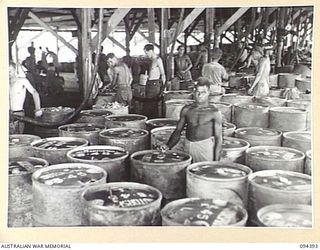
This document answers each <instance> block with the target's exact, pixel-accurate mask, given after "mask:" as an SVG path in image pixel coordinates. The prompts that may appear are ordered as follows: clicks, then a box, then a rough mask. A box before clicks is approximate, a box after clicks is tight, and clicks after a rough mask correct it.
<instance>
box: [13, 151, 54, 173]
mask: <svg viewBox="0 0 320 250" xmlns="http://www.w3.org/2000/svg"><path fill="white" fill-rule="evenodd" d="M18 159H29V160H34V161H37V162H41V163H44V165H43V166H41V168H44V167H48V166H49V162H48V161H47V160H45V159H43V158H39V157H33V156H19V157H12V158H9V165H10V162H11V161H14V160H18ZM38 169H40V168H34V166H33V169H29V170H28V171H27V172H21V173H17V174H9V175H8V176H9V177H11V176H21V175H28V174H30V173H34V172H35V171H37V170H38Z"/></svg>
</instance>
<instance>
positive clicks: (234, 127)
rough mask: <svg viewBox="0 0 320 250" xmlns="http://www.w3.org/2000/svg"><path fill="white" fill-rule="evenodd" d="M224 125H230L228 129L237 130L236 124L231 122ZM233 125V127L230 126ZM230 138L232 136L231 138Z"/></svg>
mask: <svg viewBox="0 0 320 250" xmlns="http://www.w3.org/2000/svg"><path fill="white" fill-rule="evenodd" d="M222 124H226V125H229V127H226V129H235V130H236V129H237V126H236V125H235V124H234V123H231V122H223V123H222ZM230 125H232V126H230ZM229 137H230V136H229Z"/></svg>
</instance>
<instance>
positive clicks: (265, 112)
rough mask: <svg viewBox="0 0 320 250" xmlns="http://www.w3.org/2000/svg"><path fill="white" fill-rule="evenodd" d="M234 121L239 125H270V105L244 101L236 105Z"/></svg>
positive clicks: (263, 126)
mask: <svg viewBox="0 0 320 250" xmlns="http://www.w3.org/2000/svg"><path fill="white" fill-rule="evenodd" d="M233 123H234V124H235V125H236V126H237V127H238V128H242V127H252V126H256V127H262V128H267V127H268V126H269V106H266V105H262V104H252V103H243V104H238V105H235V106H234V118H233Z"/></svg>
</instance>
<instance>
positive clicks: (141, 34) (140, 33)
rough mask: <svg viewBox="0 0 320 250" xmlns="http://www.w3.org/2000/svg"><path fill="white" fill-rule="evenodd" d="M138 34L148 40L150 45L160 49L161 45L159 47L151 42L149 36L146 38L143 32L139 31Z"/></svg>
mask: <svg viewBox="0 0 320 250" xmlns="http://www.w3.org/2000/svg"><path fill="white" fill-rule="evenodd" d="M137 32H138V34H139V35H140V36H142V37H143V38H144V39H146V40H147V41H148V42H149V43H151V44H153V45H154V46H156V47H157V48H160V45H159V44H157V43H155V42H152V41H151V40H150V38H149V37H148V36H146V35H145V34H144V33H143V32H142V31H141V30H138V31H137Z"/></svg>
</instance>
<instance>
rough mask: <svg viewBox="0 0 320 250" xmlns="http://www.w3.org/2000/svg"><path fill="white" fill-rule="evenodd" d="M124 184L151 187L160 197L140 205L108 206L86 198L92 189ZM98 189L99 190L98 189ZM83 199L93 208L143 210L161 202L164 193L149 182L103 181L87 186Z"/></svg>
mask: <svg viewBox="0 0 320 250" xmlns="http://www.w3.org/2000/svg"><path fill="white" fill-rule="evenodd" d="M124 185H129V186H135V187H144V188H148V189H149V190H150V189H151V190H152V191H154V192H155V193H157V195H158V197H157V199H155V200H154V201H152V202H150V203H148V204H145V205H142V206H138V207H106V206H102V205H97V204H90V201H88V200H86V199H85V197H84V196H85V195H86V194H87V193H88V192H90V191H93V190H94V191H99V190H100V188H101V190H105V189H102V188H105V187H112V186H120V187H123V186H124ZM96 189H97V190H96ZM80 197H81V200H82V201H83V202H84V203H85V204H86V205H87V206H89V207H93V208H98V209H99V210H104V211H110V210H111V211H119V210H120V211H127V210H141V209H143V208H147V207H150V206H152V205H154V204H155V203H158V202H161V200H162V198H163V195H162V193H161V192H160V191H159V190H158V189H157V188H155V187H153V186H150V185H147V184H143V183H138V182H109V183H103V184H97V185H92V186H90V187H88V188H86V189H85V190H84V191H83V192H82V193H81V196H80Z"/></svg>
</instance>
